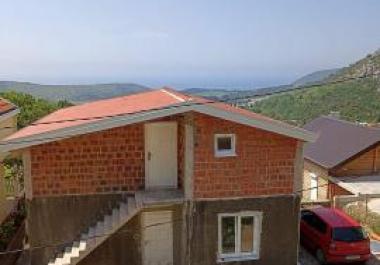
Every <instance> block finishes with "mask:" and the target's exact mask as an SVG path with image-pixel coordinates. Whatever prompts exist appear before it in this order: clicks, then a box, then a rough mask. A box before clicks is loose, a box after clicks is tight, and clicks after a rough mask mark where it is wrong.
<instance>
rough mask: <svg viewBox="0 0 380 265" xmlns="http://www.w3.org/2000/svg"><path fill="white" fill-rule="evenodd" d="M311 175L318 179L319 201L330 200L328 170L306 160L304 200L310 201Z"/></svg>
mask: <svg viewBox="0 0 380 265" xmlns="http://www.w3.org/2000/svg"><path fill="white" fill-rule="evenodd" d="M311 174H315V175H316V176H317V177H318V199H319V200H326V199H328V198H329V192H328V191H329V186H328V175H329V173H328V170H327V169H325V168H323V167H321V166H319V165H316V164H314V163H313V162H310V161H309V160H307V159H305V161H304V174H303V190H304V191H303V192H302V199H303V200H305V201H308V200H310V182H311V177H310V175H311Z"/></svg>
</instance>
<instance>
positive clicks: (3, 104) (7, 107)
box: [0, 98, 17, 115]
mask: <svg viewBox="0 0 380 265" xmlns="http://www.w3.org/2000/svg"><path fill="white" fill-rule="evenodd" d="M16 108H17V107H16V106H15V105H13V104H12V103H10V102H9V101H8V100H6V99H3V98H0V115H2V114H5V113H8V112H9V111H11V110H14V109H16Z"/></svg>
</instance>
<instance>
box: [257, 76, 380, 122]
mask: <svg viewBox="0 0 380 265" xmlns="http://www.w3.org/2000/svg"><path fill="white" fill-rule="evenodd" d="M252 110H253V111H255V112H259V113H263V114H264V115H267V116H270V117H273V118H276V119H280V120H288V121H295V122H296V123H297V124H298V125H303V124H305V123H306V122H308V121H310V120H312V119H314V118H316V117H318V116H320V115H327V114H329V113H330V112H332V111H336V112H339V113H340V116H341V117H342V118H343V119H347V120H351V121H361V122H380V82H379V80H376V79H374V78H368V79H363V80H355V81H350V82H345V83H340V84H336V85H325V86H320V87H315V88H312V89H307V90H302V91H296V92H289V93H287V94H282V95H278V96H272V97H270V98H268V99H264V100H262V101H259V102H257V103H256V104H255V105H254V106H253V107H252Z"/></svg>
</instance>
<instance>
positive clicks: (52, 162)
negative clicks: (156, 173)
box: [31, 116, 184, 196]
mask: <svg viewBox="0 0 380 265" xmlns="http://www.w3.org/2000/svg"><path fill="white" fill-rule="evenodd" d="M163 120H176V121H177V122H178V124H179V126H178V187H179V188H181V187H182V179H183V166H184V163H183V152H184V149H183V148H184V140H183V137H184V135H183V133H184V131H183V124H182V117H181V116H173V117H171V118H169V119H161V120H159V121H163ZM157 121H158V120H157ZM144 154H145V151H144V124H143V123H140V124H135V125H129V126H124V127H120V128H115V129H110V130H106V131H103V132H98V133H92V134H87V135H82V136H78V137H74V138H71V139H66V140H62V141H57V142H52V143H47V144H42V145H38V146H34V147H32V148H31V169H32V170H31V176H32V191H33V196H55V195H63V194H91V193H103V192H117V191H136V190H139V189H142V188H143V187H144V183H145V181H144V174H145V173H144V172H145V156H144Z"/></svg>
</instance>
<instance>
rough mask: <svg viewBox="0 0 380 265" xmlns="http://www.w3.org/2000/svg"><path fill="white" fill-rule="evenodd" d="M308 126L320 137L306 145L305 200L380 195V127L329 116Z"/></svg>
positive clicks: (306, 126)
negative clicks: (339, 196) (352, 195)
mask: <svg viewBox="0 0 380 265" xmlns="http://www.w3.org/2000/svg"><path fill="white" fill-rule="evenodd" d="M304 128H305V129H307V130H309V131H312V132H314V133H315V134H317V136H318V139H317V141H315V142H314V143H309V144H307V145H306V147H305V162H304V181H303V185H304V189H305V191H304V194H303V197H304V199H305V200H320V199H322V200H323V199H333V198H334V197H335V196H337V195H351V194H355V195H357V194H380V128H374V127H369V126H366V125H362V124H357V123H352V122H348V121H343V120H339V119H337V118H333V117H328V116H323V117H320V118H317V119H315V120H313V121H311V122H310V123H308V124H306V125H305V127H304Z"/></svg>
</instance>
